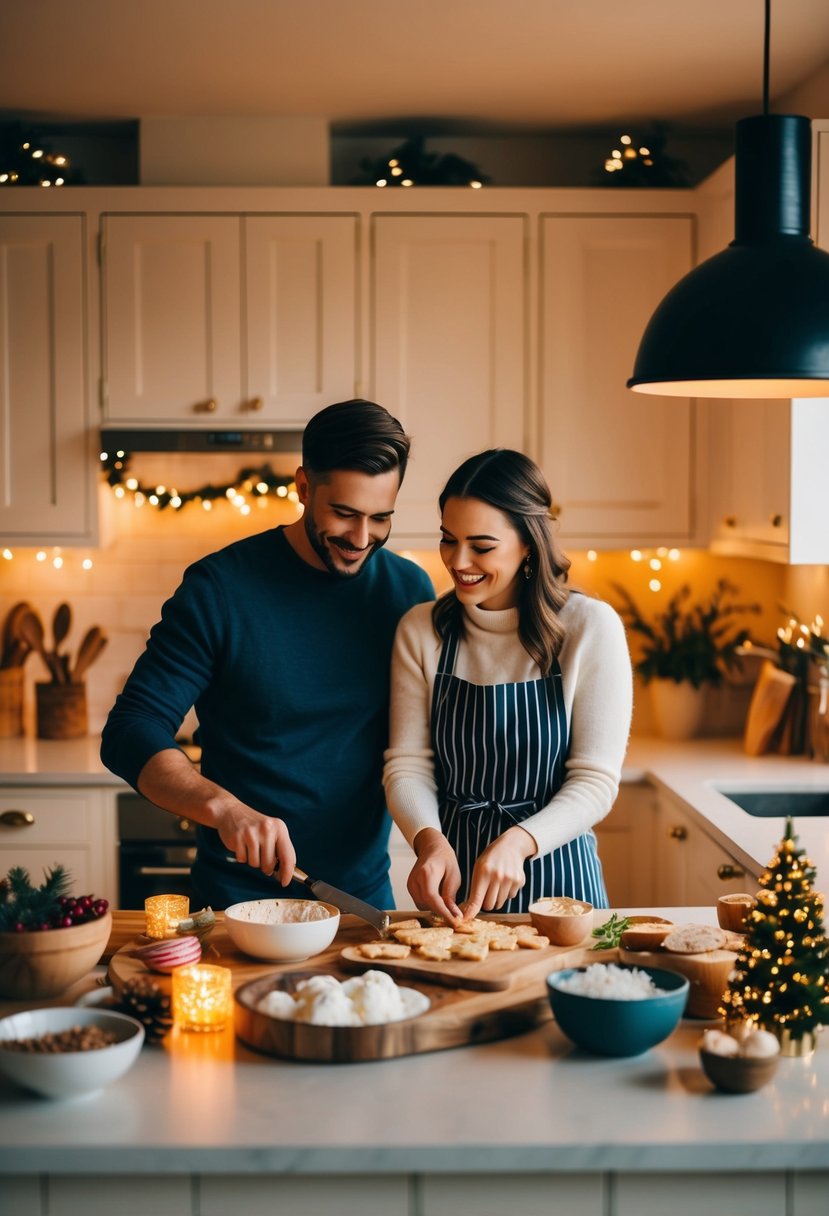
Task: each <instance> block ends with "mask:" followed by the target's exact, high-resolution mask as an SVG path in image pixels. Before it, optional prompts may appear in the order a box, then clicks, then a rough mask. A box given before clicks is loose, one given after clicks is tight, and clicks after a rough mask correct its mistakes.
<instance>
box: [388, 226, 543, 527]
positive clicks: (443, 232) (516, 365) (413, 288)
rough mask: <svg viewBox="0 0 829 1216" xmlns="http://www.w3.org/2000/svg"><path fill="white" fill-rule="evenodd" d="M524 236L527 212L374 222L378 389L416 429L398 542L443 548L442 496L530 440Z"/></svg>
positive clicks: (397, 516) (397, 523)
mask: <svg viewBox="0 0 829 1216" xmlns="http://www.w3.org/2000/svg"><path fill="white" fill-rule="evenodd" d="M525 239H526V219H525V218H524V217H523V216H520V215H516V216H511V215H498V216H493V215H422V214H421V215H379V216H376V217H375V218H374V219H373V223H372V271H371V352H372V353H371V358H372V378H371V379H372V385H371V393H370V395H371V396H373V398H374V400H376V401H380V402H382V404H383V405H385V406H386V407H387V409H389V410H391V412H392V414H394V415H395V417H397V418H399V419H400V420H401V422H402V423H403V425H404V427H405V428H406V429H407V431H408V433H410V434H412V435H413V444H412V457H411V463H410V464H409V466H408V469H407V472H406V479H405V481H404V483H403V489H402V491H401V494H400V498H399V500H398V506H397V510H396V512H395V519H394V536H395V540H396V541H397V542H398V543H399V542H401V541H403V542H405V540H406V538H407V537H413V538H418V539H424V538H428V537H431V538H433V542H432V543H434V544H436V543H437V536H438V506H437V499H438V494H439V492H440V490H441V489H442V488H443V485H444V483H445V481H446V478H447V477H448V475H449V474H450V473H451V472H452V470H453V469H454V468H455V467H456V466H457V465H458V464H459V463H460V462H461V461H462V460H464V459H465V458H466V457H467V456H471V455H472V454H473V453H475V452H479V451H482V450H484V449H485V448H490V447H515V448H523V447H524V444H525V438H526V436H525V420H526V405H527V366H526V364H527V346H526V327H527V310H526V270H525Z"/></svg>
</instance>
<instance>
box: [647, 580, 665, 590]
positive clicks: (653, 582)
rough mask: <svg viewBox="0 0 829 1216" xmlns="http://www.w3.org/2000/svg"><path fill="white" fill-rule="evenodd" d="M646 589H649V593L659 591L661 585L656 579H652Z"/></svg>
mask: <svg viewBox="0 0 829 1216" xmlns="http://www.w3.org/2000/svg"><path fill="white" fill-rule="evenodd" d="M648 587H649V588H650V590H651V591H661V590H662V584H661V583H660V581H659V579H658V578H652V579H651V580H650V582H649V583H648Z"/></svg>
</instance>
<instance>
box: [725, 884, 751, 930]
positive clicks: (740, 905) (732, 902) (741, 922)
mask: <svg viewBox="0 0 829 1216" xmlns="http://www.w3.org/2000/svg"><path fill="white" fill-rule="evenodd" d="M756 907H757V900H756V899H755V897H754V896H753V895H748V894H746V893H745V892H739V893H735V894H733V895H721V896H720V898H719V899H718V900H717V920H718V921H719V925H720V928H721V929H727V930H728V931H729V932H730V933H743V932H744V931H745V927H746V917H747V916H748V914H749V912H751V910H752V909H753V908H756Z"/></svg>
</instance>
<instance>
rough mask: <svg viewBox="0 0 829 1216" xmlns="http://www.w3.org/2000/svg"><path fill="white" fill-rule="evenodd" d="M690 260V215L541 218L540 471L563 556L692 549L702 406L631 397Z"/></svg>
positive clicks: (641, 396)
mask: <svg viewBox="0 0 829 1216" xmlns="http://www.w3.org/2000/svg"><path fill="white" fill-rule="evenodd" d="M692 259H693V220H692V218H691V216H689V215H671V216H659V215H648V216H642V215H544V216H542V217H541V288H540V316H541V320H540V335H541V341H540V344H539V352H540V358H541V385H540V404H541V418H540V441H541V463H542V465H543V467H544V470H545V472H546V473H547V476H548V479H549V481H550V484H551V488H552V491H553V495H554V497H555V500H556V502H557V504H558V505H559V518H560V521H561V535H562V539H563V541H564V544H565V547H566V546H567V545H568V544H569V545H575V546H577V547H582V546H583V545H609V546H610V547H615V548H618V547H620V546H623V545H628V544H633V545H642V544H647V543H648V542H649V541H650V542H651V543H653V544H660V545H662V544H681V543H685V544H687V543H688V542H689V540H690V539H691V538H692V535H693V530H694V526H695V517H694V504H695V490H696V487H695V485H694V482H693V469H694V462H695V451H696V442H697V436H696V412H695V407H694V404H693V403H692V402H691V401H690V400H688V399H686V398H660V397H652V396H648V395H643V394H638V393H631V392H629V391H628V389H626V388H625V381H626V380H627V378H628V376H630V375H631V372H632V369H633V363H634V358H635V356H636V351H637V349H638V345H639V340H640V338H641V336H642V333H643V331H644V329H645V326H646V325H647V323H648V321H649V319H650V316H651V314H652V312H653V311H654V309H655V308H656V306H657V304H658V303H659V301H660V300H661V299H662V298H663V296H664V295H665V294H666V293H667V292H668V290H669V289H670V288H671V287H672V286H673V285H674V284H675V283H676V282H677V280H678V279H680V278H682V276H683V275H684V274H686V273H687V271H689V270H690V269H691V266H692V265H693V260H692Z"/></svg>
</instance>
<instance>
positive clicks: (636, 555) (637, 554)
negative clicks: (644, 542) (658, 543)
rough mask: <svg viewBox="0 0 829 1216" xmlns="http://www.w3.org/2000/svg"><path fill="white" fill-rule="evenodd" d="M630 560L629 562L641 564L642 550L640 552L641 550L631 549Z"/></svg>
mask: <svg viewBox="0 0 829 1216" xmlns="http://www.w3.org/2000/svg"><path fill="white" fill-rule="evenodd" d="M630 558H631V561H634V562H641V560H642V550H641V549H631V551H630Z"/></svg>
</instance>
